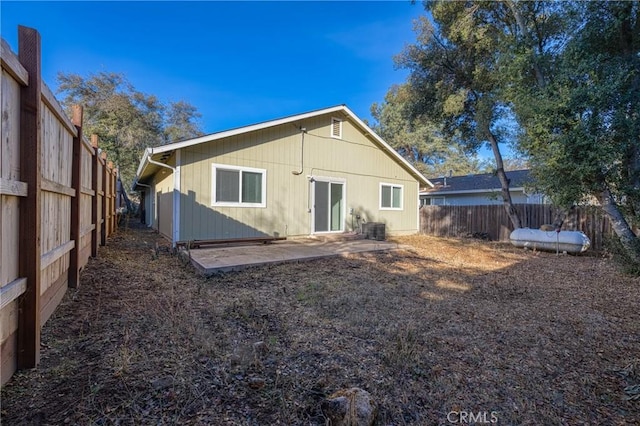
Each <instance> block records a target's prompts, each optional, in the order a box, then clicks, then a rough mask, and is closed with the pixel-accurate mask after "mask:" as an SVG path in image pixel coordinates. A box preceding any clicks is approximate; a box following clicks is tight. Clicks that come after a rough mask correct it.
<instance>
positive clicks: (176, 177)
mask: <svg viewBox="0 0 640 426" xmlns="http://www.w3.org/2000/svg"><path fill="white" fill-rule="evenodd" d="M152 155H153V149H151V150H150V151H149V157H148V158H147V161H149V163H150V164H154V165H156V166H159V167H165V168H167V169H171V171H172V172H173V206H172V212H173V218H172V219H173V220H172V234H173V235H172V237H171V240H172V241H171V247H172V248H174V249H175V248H176V246H177V243H178V239H179V238H180V228H179V227H180V150H177V151H176V167H172V166H170V165H168V164H164V163H161V162H159V161H155V160H154V159H153V158H151V156H152ZM159 226H160V225H159V224H158V228H159Z"/></svg>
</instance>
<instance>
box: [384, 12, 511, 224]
mask: <svg viewBox="0 0 640 426" xmlns="http://www.w3.org/2000/svg"><path fill="white" fill-rule="evenodd" d="M425 8H426V9H427V11H429V12H430V13H431V15H432V17H433V23H432V22H431V21H430V20H429V19H427V18H426V17H423V18H421V19H420V20H419V21H418V23H417V26H416V32H417V42H416V43H415V44H412V45H410V46H408V47H407V48H406V49H405V51H404V52H403V53H402V54H401V55H399V56H398V58H397V59H396V61H397V63H398V64H399V65H400V66H402V67H405V68H408V69H409V70H410V73H411V74H410V77H409V81H408V84H409V85H410V87H411V90H412V92H413V93H414V95H413V97H412V101H413V104H412V109H413V115H414V116H428V117H430V118H431V119H432V120H434V121H435V122H438V123H442V131H443V134H444V135H445V136H446V137H447V138H448V139H450V140H452V141H455V142H456V143H459V144H460V145H461V146H464V147H465V150H466V151H467V152H476V151H477V150H478V149H479V148H480V147H481V146H482V145H484V144H487V145H488V146H489V147H490V148H491V151H492V152H493V156H494V159H495V166H496V168H495V171H496V175H497V176H498V178H499V179H500V183H501V186H502V191H501V195H502V198H503V203H504V207H505V210H506V211H507V213H508V215H509V218H510V219H511V222H512V224H513V226H514V228H519V227H520V226H521V224H520V218H519V216H518V212H517V210H516V209H515V208H514V206H513V203H512V201H511V195H510V193H509V180H508V179H507V176H506V174H505V171H504V164H503V159H502V153H501V151H500V143H501V142H504V139H505V138H504V134H503V133H502V132H501V126H500V123H501V121H502V120H504V119H505V118H507V117H508V114H509V112H510V110H509V106H508V104H507V103H506V102H505V101H504V99H503V98H502V97H501V89H502V84H503V82H502V80H501V79H500V74H499V72H498V71H499V69H498V65H499V61H498V59H499V58H500V53H501V51H502V49H503V43H504V26H505V25H511V27H515V19H513V18H511V15H510V13H509V10H508V7H507V6H506V5H505V4H503V3H497V2H469V1H467V2H449V1H433V2H426V3H425Z"/></svg>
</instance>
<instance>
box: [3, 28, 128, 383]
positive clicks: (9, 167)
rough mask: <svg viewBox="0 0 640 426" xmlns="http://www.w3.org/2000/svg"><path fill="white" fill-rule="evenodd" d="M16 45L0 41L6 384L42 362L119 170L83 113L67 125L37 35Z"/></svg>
mask: <svg viewBox="0 0 640 426" xmlns="http://www.w3.org/2000/svg"><path fill="white" fill-rule="evenodd" d="M18 40H19V46H18V47H19V49H18V55H16V54H15V53H13V52H12V51H11V49H10V47H9V45H8V44H7V43H6V41H5V40H4V39H0V41H1V43H0V59H1V61H0V62H1V64H2V74H1V75H0V93H2V96H0V101H1V102H0V107H1V110H0V117H1V120H2V126H1V127H0V145H1V148H2V149H1V150H0V262H1V263H0V265H1V267H0V382H1V383H2V384H4V383H6V382H7V380H9V379H10V378H11V376H12V375H13V373H14V372H15V370H16V369H17V368H31V367H34V366H36V365H37V364H38V361H39V359H40V330H41V327H42V326H43V325H44V323H45V322H46V321H47V319H48V318H49V317H50V316H51V314H52V313H53V312H54V311H55V309H56V307H57V306H58V304H59V303H60V301H61V300H62V298H63V297H64V295H65V293H66V290H67V288H68V286H69V285H77V284H78V283H79V278H80V276H79V272H80V270H81V269H82V266H84V265H85V264H86V263H87V262H88V259H89V257H91V256H95V255H96V254H97V244H98V243H100V244H101V245H104V244H106V238H107V237H108V236H109V235H110V234H111V233H112V232H113V231H114V230H115V217H116V215H115V203H114V201H115V193H114V189H115V169H114V168H113V165H111V167H108V166H107V164H106V161H105V158H103V155H106V154H105V153H102V154H103V155H99V153H98V149H97V146H92V145H91V144H90V143H89V142H88V141H87V140H86V138H84V137H83V135H82V127H81V125H82V117H81V115H80V116H78V115H77V114H76V116H75V117H74V119H73V120H70V119H69V118H68V117H67V116H66V115H65V113H64V110H63V108H62V106H61V105H60V103H59V102H58V100H57V99H56V98H55V97H54V95H53V93H52V92H51V91H50V90H49V89H48V87H47V86H46V84H45V83H44V82H43V81H42V77H41V52H40V49H41V48H40V35H39V34H38V32H37V31H36V30H34V29H31V28H26V27H19V28H18ZM74 145H75V147H74ZM106 218H109V223H108V225H109V229H108V231H109V232H108V233H107V232H103V229H104V228H105V225H107V220H106ZM72 260H73V262H72Z"/></svg>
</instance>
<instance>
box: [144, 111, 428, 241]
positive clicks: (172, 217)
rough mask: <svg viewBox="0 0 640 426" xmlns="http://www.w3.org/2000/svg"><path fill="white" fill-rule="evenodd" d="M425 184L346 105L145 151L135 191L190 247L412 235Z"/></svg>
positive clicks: (171, 234)
mask: <svg viewBox="0 0 640 426" xmlns="http://www.w3.org/2000/svg"><path fill="white" fill-rule="evenodd" d="M421 186H422V187H424V186H431V183H430V182H429V181H428V180H427V179H426V178H425V177H424V176H422V175H421V174H420V173H419V172H418V171H417V170H416V169H415V168H414V167H413V166H411V165H410V164H409V163H408V162H407V161H405V160H404V159H403V158H402V157H401V156H400V155H399V154H398V153H396V152H395V151H394V150H393V149H392V148H391V147H390V146H389V145H387V144H386V143H385V142H384V141H383V140H382V139H381V138H380V137H379V136H377V135H376V134H375V133H374V132H373V131H372V130H371V129H370V128H369V127H368V126H367V125H366V124H365V123H364V122H362V120H360V119H359V118H358V117H356V115H355V114H354V113H353V112H351V110H349V108H347V107H346V106H344V105H340V106H335V107H331V108H326V109H322V110H318V111H313V112H308V113H304V114H298V115H294V116H290V117H285V118H281V119H277V120H272V121H268V122H264V123H259V124H254V125H250V126H246V127H241V128H237V129H232V130H228V131H224V132H219V133H214V134H211V135H206V136H202V137H199V138H195V139H190V140H186V141H181V142H176V143H172V144H168V145H163V146H160V147H156V148H147V150H146V151H145V153H144V156H143V158H142V160H141V162H140V166H139V167H138V172H137V176H136V181H135V183H134V189H135V190H137V191H140V193H141V195H142V199H143V201H142V202H143V210H144V214H145V221H146V223H147V224H148V225H149V226H152V227H153V228H155V229H157V230H158V231H159V232H160V233H161V234H163V235H165V236H166V237H167V238H169V239H171V241H172V242H173V243H174V244H176V243H179V242H186V241H193V240H227V239H228V240H233V239H242V238H266V237H298V236H308V235H315V234H326V233H343V232H359V230H360V229H361V226H362V224H363V223H365V222H381V223H384V224H385V225H386V232H387V234H412V233H416V232H417V231H418V204H419V188H420V187H421Z"/></svg>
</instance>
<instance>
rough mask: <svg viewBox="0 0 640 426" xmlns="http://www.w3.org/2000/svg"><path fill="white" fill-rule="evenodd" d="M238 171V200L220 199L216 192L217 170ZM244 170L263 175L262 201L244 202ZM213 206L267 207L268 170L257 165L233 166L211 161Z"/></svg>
mask: <svg viewBox="0 0 640 426" xmlns="http://www.w3.org/2000/svg"><path fill="white" fill-rule="evenodd" d="M218 169H220V170H230V171H238V172H240V173H239V179H240V181H239V182H238V191H239V192H238V200H239V201H237V202H235V201H218V200H217V195H218V194H217V193H216V179H217V170H218ZM242 172H250V173H260V174H261V175H262V191H261V199H262V202H260V203H243V202H242V179H243V177H242ZM211 206H212V207H242V208H266V207H267V170H266V169H258V168H255V167H245V166H233V165H230V164H221V163H211Z"/></svg>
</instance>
